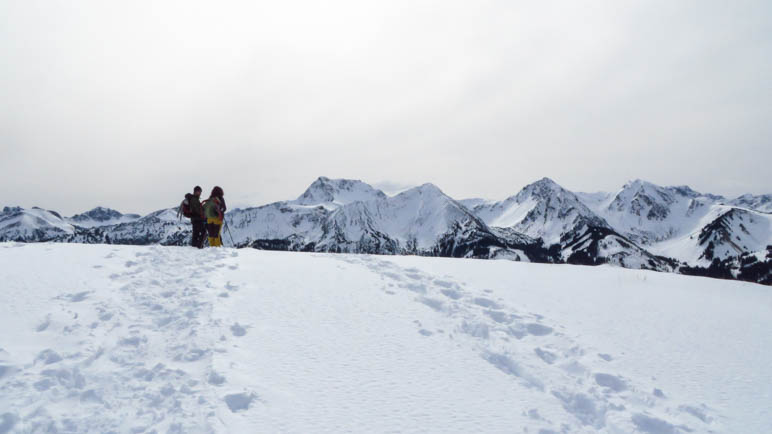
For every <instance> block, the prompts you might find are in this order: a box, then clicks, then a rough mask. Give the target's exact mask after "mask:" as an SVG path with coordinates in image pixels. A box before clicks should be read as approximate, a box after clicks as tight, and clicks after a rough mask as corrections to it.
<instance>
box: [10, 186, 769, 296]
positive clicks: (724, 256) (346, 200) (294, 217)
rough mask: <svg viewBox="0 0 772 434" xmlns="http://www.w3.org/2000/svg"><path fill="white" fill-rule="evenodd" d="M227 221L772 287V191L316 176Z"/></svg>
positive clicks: (33, 212)
mask: <svg viewBox="0 0 772 434" xmlns="http://www.w3.org/2000/svg"><path fill="white" fill-rule="evenodd" d="M226 223H227V226H228V229H229V230H228V231H226V232H225V233H224V234H223V235H224V237H225V240H226V241H227V242H228V244H230V243H231V242H232V243H233V245H235V246H237V247H252V248H258V249H270V250H289V251H316V252H340V253H344V252H345V253H370V254H389V255H425V256H446V257H467V258H480V259H510V260H516V261H531V262H546V263H572V264H585V265H600V264H610V265H615V266H621V267H626V268H643V269H651V270H657V271H665V272H679V273H683V274H692V275H704V276H711V277H721V278H729V279H740V280H747V281H753V282H758V283H763V284H772V195H761V196H753V195H748V194H746V195H743V196H740V197H738V198H735V199H727V198H724V197H722V196H718V195H713V194H706V193H699V192H696V191H694V190H692V189H691V188H689V187H687V186H676V187H662V186H658V185H655V184H652V183H649V182H646V181H642V180H634V181H630V182H628V183H626V184H625V185H624V186H622V188H621V189H620V190H618V191H617V192H614V193H580V192H576V193H575V192H571V191H569V190H566V189H564V188H563V187H561V186H560V185H558V184H557V183H555V182H554V181H553V180H551V179H549V178H543V179H541V180H538V181H536V182H534V183H532V184H529V185H527V186H525V187H524V188H523V189H521V190H520V191H519V192H517V193H516V194H514V195H512V196H510V197H508V198H506V199H504V200H501V201H490V200H484V199H464V200H455V199H453V198H451V197H450V196H448V195H446V194H445V193H444V192H443V191H442V190H440V189H439V188H438V187H437V186H435V185H433V184H424V185H421V186H418V187H414V188H411V189H408V190H405V191H403V192H401V193H399V194H396V195H393V196H389V195H386V194H385V193H384V192H382V191H380V190H378V189H376V188H374V187H372V186H371V185H369V184H366V183H364V182H362V181H358V180H348V179H330V178H326V177H319V178H318V179H317V180H315V181H314V182H313V183H312V184H311V185H310V186H309V187H308V188H307V189H306V191H304V192H303V193H302V194H301V195H300V196H299V197H298V198H296V199H294V200H288V201H281V202H275V203H271V204H267V205H263V206H258V207H250V208H240V209H234V210H229V212H228V213H227V214H226ZM190 232H191V230H190V224H189V222H188V221H187V220H181V219H180V218H179V217H178V216H177V209H176V208H170V209H163V210H159V211H156V212H153V213H150V214H148V215H146V216H140V215H137V214H121V213H120V212H118V211H115V210H111V209H108V208H102V207H98V208H95V209H93V210H91V211H88V212H86V213H83V214H78V215H75V216H72V217H63V216H62V215H61V214H59V213H57V212H55V211H49V210H45V209H41V208H37V207H33V208H29V209H25V208H20V207H5V208H3V211H2V213H0V241H21V242H41V241H51V242H77V243H112V244H162V245H185V244H189V240H190Z"/></svg>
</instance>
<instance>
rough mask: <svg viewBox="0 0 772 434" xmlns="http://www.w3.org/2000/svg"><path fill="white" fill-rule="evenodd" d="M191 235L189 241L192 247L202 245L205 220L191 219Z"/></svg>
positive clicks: (201, 246)
mask: <svg viewBox="0 0 772 434" xmlns="http://www.w3.org/2000/svg"><path fill="white" fill-rule="evenodd" d="M191 222H192V223H193V236H192V237H191V240H190V243H191V245H192V246H193V247H198V248H199V249H201V248H203V247H204V234H206V221H205V220H204V219H193V220H191Z"/></svg>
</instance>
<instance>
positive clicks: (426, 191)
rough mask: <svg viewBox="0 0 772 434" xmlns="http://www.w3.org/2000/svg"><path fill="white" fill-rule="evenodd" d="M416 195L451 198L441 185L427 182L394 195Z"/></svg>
mask: <svg viewBox="0 0 772 434" xmlns="http://www.w3.org/2000/svg"><path fill="white" fill-rule="evenodd" d="M400 196H402V197H415V196H429V197H438V196H444V197H447V198H449V199H450V197H449V196H448V195H446V194H445V193H443V192H442V190H440V188H439V187H437V186H436V185H434V184H432V183H430V182H427V183H426V184H422V185H419V186H418V187H413V188H410V189H408V190H405V191H403V192H402V193H400V194H398V195H396V196H394V197H400Z"/></svg>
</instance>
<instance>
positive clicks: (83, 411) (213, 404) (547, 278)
mask: <svg viewBox="0 0 772 434" xmlns="http://www.w3.org/2000/svg"><path fill="white" fill-rule="evenodd" d="M0 263H1V264H3V265H2V268H0V282H2V291H0V330H2V334H0V432H3V433H5V432H68V431H71V432H110V431H114V432H153V431H156V432H344V431H354V432H387V431H388V432H394V431H399V432H541V433H550V432H552V433H557V432H609V433H628V432H648V433H674V432H695V433H704V432H728V433H734V432H765V431H766V430H768V428H769V427H770V426H772V413H770V412H769V403H770V399H771V397H772V389H771V388H770V387H771V386H770V385H772V370H770V369H769V367H770V366H772V334H771V333H769V331H770V330H772V292H770V291H769V290H768V288H767V287H764V286H761V285H755V284H749V283H743V282H736V281H724V280H715V279H705V278H697V277H687V276H679V275H673V274H665V273H654V272H647V271H641V270H628V269H620V268H613V267H609V266H601V267H580V266H569V265H547V264H525V263H517V262H510V261H481V260H463V259H446V258H424V257H413V256H372V255H335V254H317V253H289V252H271V251H260V250H252V249H242V250H234V249H205V250H197V249H193V248H189V247H160V246H142V247H134V246H115V245H80V244H48V243H38V244H22V243H0Z"/></svg>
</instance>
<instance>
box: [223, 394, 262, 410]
mask: <svg viewBox="0 0 772 434" xmlns="http://www.w3.org/2000/svg"><path fill="white" fill-rule="evenodd" d="M255 399H257V395H256V394H255V393H233V394H230V395H225V398H224V400H225V403H226V404H227V405H228V408H229V409H230V410H231V411H232V412H233V413H237V412H239V411H245V410H249V406H250V405H251V404H252V401H254V400H255Z"/></svg>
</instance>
